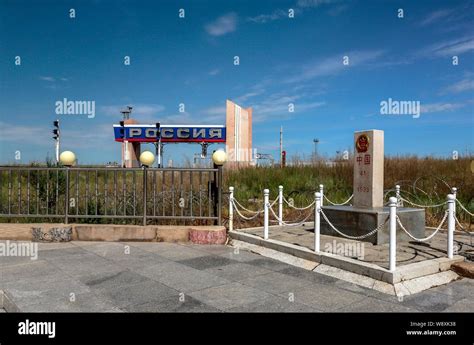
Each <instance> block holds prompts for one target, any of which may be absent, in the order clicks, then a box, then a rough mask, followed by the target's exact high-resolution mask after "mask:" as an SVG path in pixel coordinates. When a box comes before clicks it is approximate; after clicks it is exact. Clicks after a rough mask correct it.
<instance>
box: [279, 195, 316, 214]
mask: <svg viewBox="0 0 474 345" xmlns="http://www.w3.org/2000/svg"><path fill="white" fill-rule="evenodd" d="M283 201H284V202H285V203H286V204H287V205H288V206H290V207H291V208H293V209H295V210H299V211H304V210H307V209H309V208H311V207H313V206H314V204H315V203H316V200H314V201H313V202H312V203H311V204H309V205H308V206H306V207H296V206H293V205H292V204H291V203H290V202H289V201H288V200H286V198H285V197H283Z"/></svg>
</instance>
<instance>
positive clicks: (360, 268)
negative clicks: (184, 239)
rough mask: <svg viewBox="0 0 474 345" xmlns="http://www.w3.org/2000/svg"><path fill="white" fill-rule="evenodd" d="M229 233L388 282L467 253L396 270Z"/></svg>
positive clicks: (442, 266) (437, 268)
mask: <svg viewBox="0 0 474 345" xmlns="http://www.w3.org/2000/svg"><path fill="white" fill-rule="evenodd" d="M229 235H230V237H231V238H232V239H235V240H239V241H243V242H248V243H251V244H254V245H258V246H262V247H265V248H270V249H274V250H277V251H279V252H283V253H286V254H291V255H293V256H296V257H298V258H302V259H305V260H309V261H313V262H317V263H322V264H325V265H327V266H331V267H335V268H339V269H342V270H345V271H348V272H352V273H356V274H359V275H363V276H367V277H370V278H372V279H375V280H379V281H382V282H386V283H389V284H397V283H401V282H403V281H406V280H412V279H415V278H420V277H424V276H428V275H432V274H435V273H438V272H445V271H448V270H450V267H451V265H452V264H453V263H456V262H462V261H464V257H462V256H459V255H456V256H454V258H453V259H448V258H447V257H439V258H436V259H430V260H425V261H421V262H414V263H410V264H406V265H403V266H399V267H398V268H397V269H396V270H395V272H391V271H389V270H388V269H386V268H383V267H380V266H378V265H376V264H374V263H370V262H366V261H361V260H356V259H353V258H349V257H345V256H341V255H335V254H332V253H327V252H323V251H321V252H319V253H316V252H314V250H311V249H309V248H305V247H301V246H298V245H295V244H292V243H287V242H282V241H279V240H274V239H271V238H270V239H268V240H264V239H263V238H261V237H259V236H255V235H252V234H249V233H245V232H241V231H235V230H234V231H230V232H229Z"/></svg>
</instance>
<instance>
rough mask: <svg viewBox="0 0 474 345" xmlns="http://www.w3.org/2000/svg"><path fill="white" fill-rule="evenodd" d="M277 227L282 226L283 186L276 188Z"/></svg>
mask: <svg viewBox="0 0 474 345" xmlns="http://www.w3.org/2000/svg"><path fill="white" fill-rule="evenodd" d="M278 218H280V219H278V225H279V226H282V225H283V186H278Z"/></svg>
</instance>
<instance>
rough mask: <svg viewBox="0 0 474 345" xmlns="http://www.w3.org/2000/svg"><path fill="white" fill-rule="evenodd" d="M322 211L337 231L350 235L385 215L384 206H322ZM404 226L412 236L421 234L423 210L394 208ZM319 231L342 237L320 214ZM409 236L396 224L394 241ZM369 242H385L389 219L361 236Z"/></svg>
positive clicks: (359, 233)
mask: <svg viewBox="0 0 474 345" xmlns="http://www.w3.org/2000/svg"><path fill="white" fill-rule="evenodd" d="M323 211H324V214H325V215H326V216H327V218H328V219H329V221H330V222H331V223H332V224H333V225H334V227H336V228H337V229H338V230H339V231H341V232H343V233H344V234H347V235H350V236H361V235H364V234H367V233H369V232H370V231H372V230H374V229H375V228H376V227H378V226H379V225H380V224H382V223H383V222H384V221H385V220H386V219H387V217H388V216H389V208H388V207H379V208H359V207H354V206H323ZM397 215H398V217H400V221H401V222H402V224H403V226H404V227H405V229H407V230H408V231H409V232H410V233H411V234H412V235H413V236H414V237H417V238H423V237H425V210H424V209H419V208H405V207H399V208H397ZM321 234H323V235H331V236H337V237H342V236H341V235H339V234H337V233H336V232H335V231H334V230H333V229H332V228H331V227H330V226H329V224H328V223H327V222H326V221H325V220H324V218H323V217H321ZM411 240H412V239H411V238H410V237H409V236H408V235H407V234H406V233H405V232H404V231H403V230H402V229H400V227H399V226H398V224H397V241H400V242H409V241H411ZM361 241H364V242H371V243H373V244H384V243H389V241H390V239H389V222H388V221H387V224H386V225H385V226H384V227H382V229H380V230H379V231H377V232H376V233H375V234H373V235H372V236H369V237H366V238H364V239H361Z"/></svg>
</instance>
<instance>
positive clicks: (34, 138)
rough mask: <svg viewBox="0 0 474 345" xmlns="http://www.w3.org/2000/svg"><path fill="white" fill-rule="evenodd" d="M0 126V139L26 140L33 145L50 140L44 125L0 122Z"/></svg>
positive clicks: (43, 143) (11, 140)
mask: <svg viewBox="0 0 474 345" xmlns="http://www.w3.org/2000/svg"><path fill="white" fill-rule="evenodd" d="M0 128H2V135H1V136H0V141H10V142H20V141H26V142H28V143H31V144H34V145H45V144H48V143H50V142H51V141H50V140H49V139H50V138H49V136H48V133H49V131H48V130H47V129H46V128H45V127H38V126H23V125H15V124H11V123H5V122H0Z"/></svg>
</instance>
